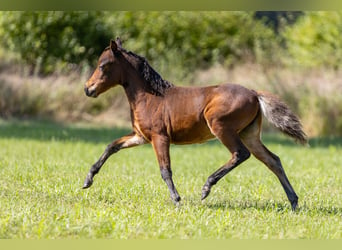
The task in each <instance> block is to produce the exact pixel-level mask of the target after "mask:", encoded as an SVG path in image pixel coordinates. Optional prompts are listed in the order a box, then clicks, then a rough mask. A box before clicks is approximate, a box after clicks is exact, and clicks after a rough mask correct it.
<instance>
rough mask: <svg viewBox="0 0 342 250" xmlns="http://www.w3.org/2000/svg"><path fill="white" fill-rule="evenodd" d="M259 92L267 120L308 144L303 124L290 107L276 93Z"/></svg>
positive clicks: (261, 106)
mask: <svg viewBox="0 0 342 250" xmlns="http://www.w3.org/2000/svg"><path fill="white" fill-rule="evenodd" d="M257 94H258V99H259V103H260V108H261V110H262V113H263V114H264V116H265V117H266V118H267V120H268V121H269V122H270V123H272V124H273V125H274V126H275V127H276V128H278V129H279V130H280V131H282V132H283V133H284V134H286V135H288V136H290V137H292V138H293V139H294V140H295V141H296V142H298V143H300V144H304V145H306V144H307V143H308V139H307V136H306V134H305V132H304V131H303V128H302V124H301V123H300V120H299V118H298V117H297V116H296V115H295V114H294V113H293V112H292V111H291V110H290V108H289V107H288V106H287V105H286V104H285V103H284V102H282V101H281V100H280V99H279V98H278V97H277V96H275V95H272V94H270V93H265V92H257Z"/></svg>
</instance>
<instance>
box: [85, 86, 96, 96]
mask: <svg viewBox="0 0 342 250" xmlns="http://www.w3.org/2000/svg"><path fill="white" fill-rule="evenodd" d="M84 92H85V94H86V95H87V96H89V97H97V94H96V89H95V88H88V87H85V88H84Z"/></svg>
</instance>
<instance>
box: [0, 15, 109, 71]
mask: <svg viewBox="0 0 342 250" xmlns="http://www.w3.org/2000/svg"><path fill="white" fill-rule="evenodd" d="M101 17H102V14H101V12H59V11H57V12H53V11H48V12H16V11H14V12H1V14H0V36H1V38H2V39H1V41H0V42H1V43H2V45H3V46H4V47H5V48H7V49H9V50H10V51H15V52H17V53H18V54H19V55H20V57H21V59H22V60H23V61H24V63H26V64H28V65H29V66H30V67H31V69H32V72H33V71H35V72H37V73H42V74H48V73H52V72H54V71H59V70H61V69H62V70H65V69H67V68H68V67H69V70H70V66H71V68H74V67H72V66H75V65H79V64H83V65H87V64H90V63H94V60H95V59H96V58H97V56H98V54H99V53H100V52H101V51H102V49H103V47H104V46H105V45H106V44H107V43H108V41H109V39H110V37H111V35H110V34H109V33H108V28H107V27H106V24H105V23H104V22H103V20H102V18H101Z"/></svg>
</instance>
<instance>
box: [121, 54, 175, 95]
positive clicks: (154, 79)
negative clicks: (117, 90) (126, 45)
mask: <svg viewBox="0 0 342 250" xmlns="http://www.w3.org/2000/svg"><path fill="white" fill-rule="evenodd" d="M120 51H122V52H124V53H125V54H126V55H128V56H129V57H133V58H134V59H135V61H136V62H135V63H134V65H133V67H134V68H136V69H137V71H138V73H139V74H140V75H141V76H142V77H143V78H144V80H145V82H146V87H147V89H146V90H147V91H149V92H150V93H151V94H153V95H157V96H163V95H164V94H165V91H166V90H167V89H169V88H171V87H173V86H174V85H173V84H172V83H170V82H169V81H166V80H164V79H163V78H162V77H161V76H160V75H159V74H158V72H156V71H155V70H154V69H153V68H152V67H151V66H150V64H149V63H148V61H147V60H146V59H145V58H144V57H142V56H139V55H137V54H135V53H133V52H131V51H127V50H125V49H123V48H120Z"/></svg>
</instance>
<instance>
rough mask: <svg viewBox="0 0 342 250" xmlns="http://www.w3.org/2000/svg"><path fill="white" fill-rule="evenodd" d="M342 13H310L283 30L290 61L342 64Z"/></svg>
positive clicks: (307, 64) (326, 64)
mask: <svg viewBox="0 0 342 250" xmlns="http://www.w3.org/2000/svg"><path fill="white" fill-rule="evenodd" d="M341 34H342V12H337V11H329V12H322V11H320V12H317V11H316V12H307V13H305V15H303V16H302V17H301V18H300V19H299V20H298V21H297V22H296V24H294V25H293V26H292V27H287V28H286V30H285V31H284V32H283V36H284V38H285V41H286V46H287V51H288V54H289V55H290V62H291V63H294V64H295V65H300V66H302V67H332V68H335V69H339V68H341V65H342V39H341Z"/></svg>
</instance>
